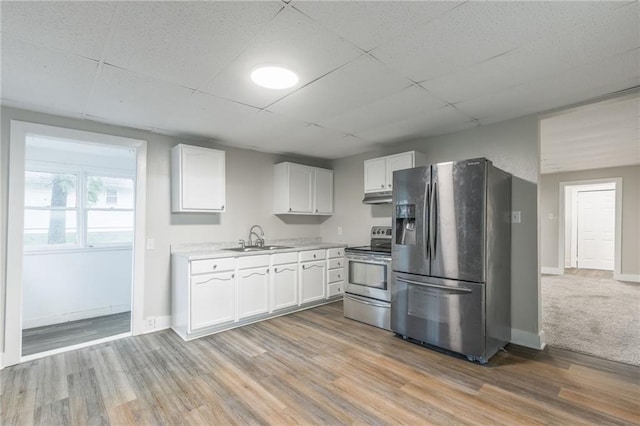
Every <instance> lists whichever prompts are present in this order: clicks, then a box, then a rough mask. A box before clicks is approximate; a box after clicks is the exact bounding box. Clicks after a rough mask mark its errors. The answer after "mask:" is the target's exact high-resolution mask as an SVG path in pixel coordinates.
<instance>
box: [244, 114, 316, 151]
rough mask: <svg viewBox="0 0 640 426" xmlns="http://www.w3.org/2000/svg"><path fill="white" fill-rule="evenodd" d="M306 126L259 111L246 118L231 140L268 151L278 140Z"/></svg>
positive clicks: (290, 119)
mask: <svg viewBox="0 0 640 426" xmlns="http://www.w3.org/2000/svg"><path fill="white" fill-rule="evenodd" d="M306 126H308V123H306V122H304V121H300V120H295V119H292V118H289V117H285V116H283V115H280V114H275V113H272V112H269V111H260V112H258V113H256V114H253V115H252V116H251V117H249V118H247V121H246V122H245V123H244V125H243V126H240V127H237V128H236V129H235V130H234V132H233V140H234V141H235V142H238V143H241V144H243V145H247V146H253V147H256V148H259V149H261V150H269V147H270V146H272V145H273V144H277V143H278V141H279V140H281V139H282V138H283V137H286V136H287V135H289V134H292V133H294V132H296V131H299V130H301V129H303V128H305V127H306Z"/></svg>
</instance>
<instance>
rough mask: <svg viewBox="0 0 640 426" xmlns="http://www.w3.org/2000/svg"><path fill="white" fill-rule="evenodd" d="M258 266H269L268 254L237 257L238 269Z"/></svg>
mask: <svg viewBox="0 0 640 426" xmlns="http://www.w3.org/2000/svg"><path fill="white" fill-rule="evenodd" d="M260 266H269V255H268V254H264V255H259V256H246V257H239V258H238V269H245V268H259V267H260Z"/></svg>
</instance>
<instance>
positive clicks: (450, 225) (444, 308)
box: [391, 158, 511, 362]
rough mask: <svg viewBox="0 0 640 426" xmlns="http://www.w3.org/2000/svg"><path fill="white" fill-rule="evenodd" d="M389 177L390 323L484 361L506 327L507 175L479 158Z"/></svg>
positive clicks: (505, 336) (507, 337) (499, 343)
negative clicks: (390, 210)
mask: <svg viewBox="0 0 640 426" xmlns="http://www.w3.org/2000/svg"><path fill="white" fill-rule="evenodd" d="M393 185H394V186H393V188H394V195H393V207H394V210H393V236H392V265H393V266H392V267H393V275H392V283H393V286H392V289H393V292H392V300H391V328H392V330H393V331H394V332H396V333H397V334H400V335H402V336H404V337H410V338H412V339H415V340H417V341H419V342H423V343H427V344H431V345H435V346H439V347H443V348H445V349H449V350H453V351H456V352H461V353H463V354H466V355H467V356H469V357H470V359H471V358H472V359H477V360H480V361H481V362H486V360H487V359H488V358H489V357H490V356H491V355H493V353H495V351H497V350H498V349H499V347H502V346H503V345H504V344H505V343H506V342H508V340H510V334H511V333H510V263H511V262H510V252H511V243H510V241H511V231H510V229H511V225H510V223H509V222H508V217H509V212H510V210H511V176H510V175H509V174H508V173H506V172H504V171H502V170H500V169H498V168H496V167H494V166H493V165H492V163H491V162H490V161H489V160H486V159H484V158H480V159H472V160H465V161H458V162H449V163H441V164H435V165H432V166H427V167H417V168H413V169H407V170H401V171H397V172H394V181H393ZM478 345H479V346H478Z"/></svg>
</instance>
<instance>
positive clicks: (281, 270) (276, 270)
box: [274, 268, 296, 272]
mask: <svg viewBox="0 0 640 426" xmlns="http://www.w3.org/2000/svg"><path fill="white" fill-rule="evenodd" d="M274 271H275V272H284V271H291V272H295V271H296V270H295V269H291V268H282V269H280V271H278V268H276V269H275V270H274Z"/></svg>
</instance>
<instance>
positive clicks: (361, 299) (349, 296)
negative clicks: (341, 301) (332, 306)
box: [344, 294, 390, 308]
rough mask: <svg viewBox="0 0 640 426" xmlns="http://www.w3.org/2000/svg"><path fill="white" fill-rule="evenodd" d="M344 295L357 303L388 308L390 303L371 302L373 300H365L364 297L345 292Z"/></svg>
mask: <svg viewBox="0 0 640 426" xmlns="http://www.w3.org/2000/svg"><path fill="white" fill-rule="evenodd" d="M344 297H345V298H346V299H351V300H353V301H354V302H358V303H363V304H365V305H371V306H375V307H376V308H388V307H389V306H390V305H389V304H386V305H381V304H379V303H373V302H369V301H367V300H366V299H365V298H364V297H358V296H352V295H350V294H345V295H344Z"/></svg>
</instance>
